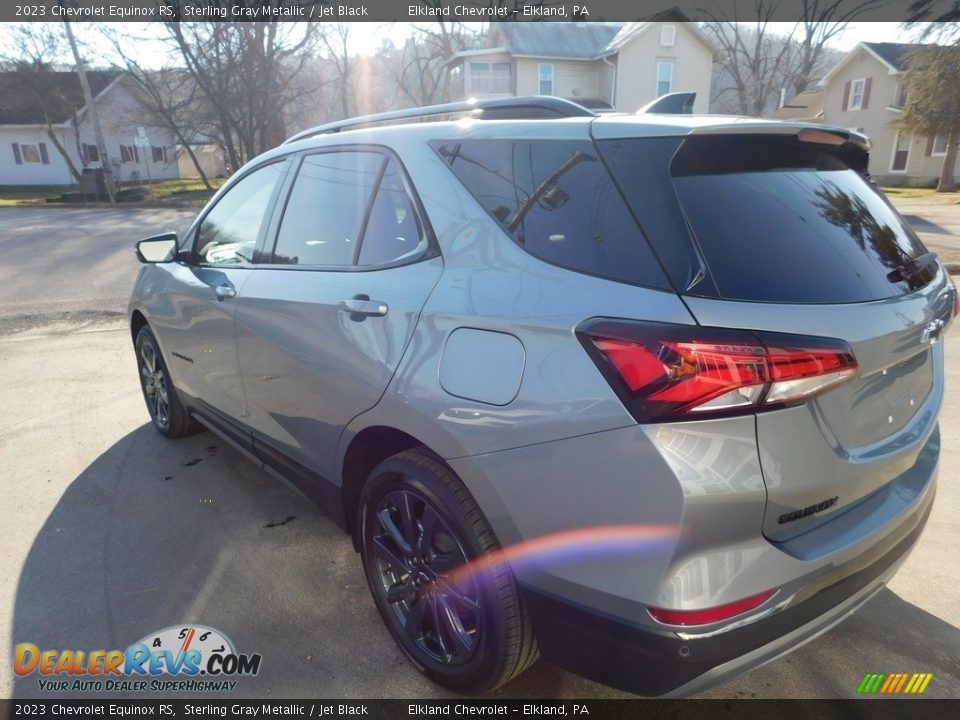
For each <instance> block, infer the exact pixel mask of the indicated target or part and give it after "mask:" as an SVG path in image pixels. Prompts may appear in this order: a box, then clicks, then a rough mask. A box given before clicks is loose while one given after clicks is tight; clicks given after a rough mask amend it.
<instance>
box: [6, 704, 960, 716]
mask: <svg viewBox="0 0 960 720" xmlns="http://www.w3.org/2000/svg"><path fill="white" fill-rule="evenodd" d="M958 716H960V700H921V699H917V700H892V701H883V700H839V701H831V700H795V701H790V700H640V699H638V700H563V701H560V700H469V699H460V700H443V701H439V700H426V701H423V700H330V699H324V700H318V699H315V700H309V699H308V700H277V699H273V700H249V699H248V700H235V701H234V700H204V699H196V700H56V699H52V700H51V699H43V700H0V717H9V718H56V717H73V718H77V717H85V718H89V717H103V718H131V717H154V718H200V719H202V720H207V719H209V718H223V717H230V718H233V717H247V718H258V719H263V718H286V719H288V720H301V719H305V718H348V717H353V718H360V717H363V718H375V719H379V720H388V719H389V720H398V719H401V718H421V719H423V718H433V717H439V718H461V717H464V718H478V717H480V718H482V717H491V718H497V717H499V718H540V717H564V718H589V719H590V720H638V719H639V718H642V719H643V720H668V719H669V720H734V719H736V720H774V719H775V720H800V719H801V718H803V719H806V718H815V719H816V720H847V719H848V718H858V719H859V720H901V718H902V719H903V720H908V719H909V720H941V719H943V718H956V717H958Z"/></svg>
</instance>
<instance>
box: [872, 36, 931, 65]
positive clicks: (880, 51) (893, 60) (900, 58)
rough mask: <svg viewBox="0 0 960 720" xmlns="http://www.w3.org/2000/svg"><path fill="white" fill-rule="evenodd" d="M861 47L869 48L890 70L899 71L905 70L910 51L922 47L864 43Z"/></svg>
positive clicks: (902, 44) (901, 44)
mask: <svg viewBox="0 0 960 720" xmlns="http://www.w3.org/2000/svg"><path fill="white" fill-rule="evenodd" d="M862 45H864V46H866V47H868V48H870V49H871V50H872V51H873V53H874V54H875V55H878V56H880V59H881V60H883V61H884V62H885V63H886V64H887V65H889V66H890V67H891V68H894V69H896V70H901V71H902V70H906V69H907V58H908V56H909V54H910V51H911V50H913V49H914V48H918V47H924V46H923V45H917V44H914V43H888V42H882V43H875V42H865V43H862Z"/></svg>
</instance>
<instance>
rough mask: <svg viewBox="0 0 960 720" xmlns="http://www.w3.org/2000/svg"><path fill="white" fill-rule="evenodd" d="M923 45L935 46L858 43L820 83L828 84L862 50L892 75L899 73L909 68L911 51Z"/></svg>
mask: <svg viewBox="0 0 960 720" xmlns="http://www.w3.org/2000/svg"><path fill="white" fill-rule="evenodd" d="M921 47H934V46H933V45H924V44H922V43H875V42H860V43H857V45H856V47H854V48H853V50H851V51H850V52H848V53H847V54H846V56H845V57H844V58H843V60H841V61H840V62H838V63H837V64H836V65H834V66H833V67H832V68H830V71H829V72H828V73H827V74H826V75H824V76H823V80H821V81H820V84H821V85H826V84H827V83H828V82H829V81H830V78H832V77H833V76H834V75H836V74H837V73H838V72H839V71H840V69H841V68H843V67H844V66H846V64H847V63H848V62H850V60H852V59H853V58H854V57H856V56H857V53H858V52H859V51H861V50H862V51H864V52H866V53H868V54H869V55H871V56H873V57H874V58H875V59H876V60H877V61H879V62H880V63H881V64H883V65H884V66H885V67H886V68H887V70H888V71H889V73H890V74H891V75H897V74H898V73H902V72H903V71H904V70H906V69H907V60H908V59H909V56H910V51H911V50H914V49H915V48H921Z"/></svg>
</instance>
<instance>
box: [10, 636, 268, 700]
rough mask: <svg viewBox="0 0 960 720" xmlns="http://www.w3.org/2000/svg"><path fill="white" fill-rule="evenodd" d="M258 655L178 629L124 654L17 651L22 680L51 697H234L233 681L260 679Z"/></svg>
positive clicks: (24, 647) (22, 647) (21, 647)
mask: <svg viewBox="0 0 960 720" xmlns="http://www.w3.org/2000/svg"><path fill="white" fill-rule="evenodd" d="M260 660H261V656H260V655H259V654H256V653H255V654H252V655H245V654H242V653H238V652H237V651H236V650H235V648H234V646H233V643H232V642H230V640H229V639H228V638H227V636H226V635H224V634H223V633H221V632H220V631H219V630H214V629H213V628H210V627H205V626H203V625H179V626H175V627H169V628H166V629H164V630H161V631H160V632H157V633H151V634H150V635H147V636H146V637H145V638H143V639H142V640H140V641H139V642H136V643H134V644H133V645H130V646H129V647H128V648H127V649H126V650H42V649H41V648H39V647H38V646H37V645H35V644H33V643H29V642H25V643H18V644H17V645H16V646H15V647H14V651H13V670H14V672H15V673H16V674H17V675H18V676H19V677H26V676H29V675H32V674H37V675H38V676H39V678H38V680H37V682H38V683H39V687H40V689H41V690H44V691H50V692H64V691H73V692H76V691H88V692H97V691H105V692H146V691H150V692H157V691H185V692H198V691H214V692H216V691H231V690H234V689H235V688H236V686H237V680H234V679H233V678H235V677H242V676H251V675H256V674H257V673H258V672H259V671H260Z"/></svg>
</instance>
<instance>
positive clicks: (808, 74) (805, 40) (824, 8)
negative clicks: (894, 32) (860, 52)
mask: <svg viewBox="0 0 960 720" xmlns="http://www.w3.org/2000/svg"><path fill="white" fill-rule="evenodd" d="M801 1H802V8H803V10H802V13H801V15H800V22H799V26H798V28H797V30H798V35H799V37H798V38H797V41H798V42H799V44H800V54H799V57H798V59H797V63H796V68H795V69H794V71H793V73H792V75H791V80H792V84H793V89H794V91H795V92H798V93H800V92H803V91H804V90H806V89H807V88H809V87H810V85H811V84H812V83H814V82H815V81H816V80H818V79H819V77H818V75H820V74H821V72H818V71H822V68H820V67H819V65H820V61H821V59H822V57H823V53H824V50H825V49H826V47H827V44H828V43H829V42H830V41H831V40H833V39H834V38H835V37H837V36H838V35H840V34H841V33H843V32H844V31H845V30H846V29H847V27H848V26H849V24H850V21H851V20H853V19H854V18H856V17H857V16H859V15H862V14H863V13H865V12H867V11H868V10H871V9H875V8H877V7H879V6H881V5H883V4H885V2H886V0H862V1H861V2H859V3H857V2H855V3H850V2H849V0H801Z"/></svg>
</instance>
